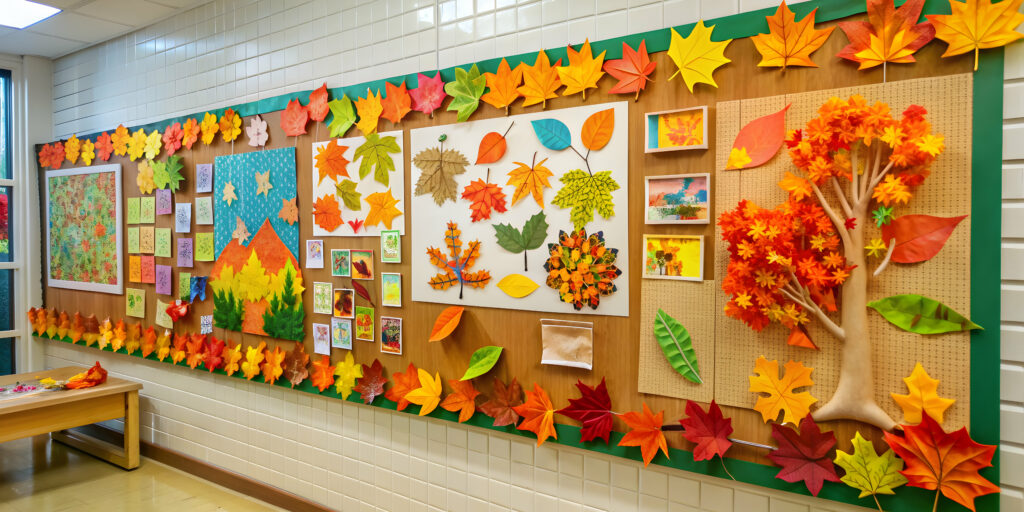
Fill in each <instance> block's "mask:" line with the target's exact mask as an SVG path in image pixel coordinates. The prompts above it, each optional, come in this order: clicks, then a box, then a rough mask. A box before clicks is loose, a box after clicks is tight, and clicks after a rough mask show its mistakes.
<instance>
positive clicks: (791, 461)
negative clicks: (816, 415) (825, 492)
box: [768, 414, 839, 496]
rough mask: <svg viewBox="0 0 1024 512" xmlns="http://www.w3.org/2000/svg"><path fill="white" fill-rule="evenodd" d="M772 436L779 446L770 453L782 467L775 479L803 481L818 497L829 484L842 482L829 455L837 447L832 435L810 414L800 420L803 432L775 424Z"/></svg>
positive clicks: (792, 481) (770, 456)
mask: <svg viewBox="0 0 1024 512" xmlns="http://www.w3.org/2000/svg"><path fill="white" fill-rule="evenodd" d="M772 437H773V438H774V439H775V442H776V443H778V445H779V447H778V448H776V449H775V450H772V451H771V452H770V453H769V454H768V458H769V459H771V460H772V462H774V463H775V464H777V465H779V466H781V467H782V470H781V471H779V473H778V474H777V475H775V478H778V479H781V480H785V481H787V482H790V483H796V482H803V483H804V484H805V485H806V486H807V490H808V491H811V494H813V495H814V496H817V495H818V492H820V491H821V487H822V485H824V483H825V481H826V480H827V481H829V482H838V481H839V475H838V474H836V467H835V464H833V463H832V457H830V456H829V452H831V451H832V448H833V447H835V445H836V436H835V434H833V433H832V432H825V433H822V432H821V429H819V428H818V424H817V423H815V422H814V420H813V419H811V416H810V415H809V414H808V415H807V416H805V417H804V419H803V420H801V421H800V431H799V432H797V431H796V430H794V429H792V428H790V427H787V426H785V425H779V424H778V423H772Z"/></svg>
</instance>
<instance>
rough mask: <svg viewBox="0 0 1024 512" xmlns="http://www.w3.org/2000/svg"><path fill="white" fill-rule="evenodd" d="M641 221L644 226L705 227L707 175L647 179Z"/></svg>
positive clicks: (707, 199)
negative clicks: (678, 225) (696, 225)
mask: <svg viewBox="0 0 1024 512" xmlns="http://www.w3.org/2000/svg"><path fill="white" fill-rule="evenodd" d="M645 180H646V185H647V186H646V190H645V191H644V196H645V197H646V198H647V204H646V206H645V209H646V214H645V216H644V222H646V223H647V224H707V223H708V222H710V221H709V218H710V212H711V205H710V203H709V194H710V186H709V182H710V180H711V175H710V174H707V173H704V174H675V175H671V176H648V177H647V178H645Z"/></svg>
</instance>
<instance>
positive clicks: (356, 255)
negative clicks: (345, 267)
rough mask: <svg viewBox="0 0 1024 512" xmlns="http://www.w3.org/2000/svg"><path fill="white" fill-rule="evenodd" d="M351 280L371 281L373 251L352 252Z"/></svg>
mask: <svg viewBox="0 0 1024 512" xmlns="http://www.w3.org/2000/svg"><path fill="white" fill-rule="evenodd" d="M352 279H367V280H370V279H373V251H372V250H371V251H357V250H354V249H353V250H352Z"/></svg>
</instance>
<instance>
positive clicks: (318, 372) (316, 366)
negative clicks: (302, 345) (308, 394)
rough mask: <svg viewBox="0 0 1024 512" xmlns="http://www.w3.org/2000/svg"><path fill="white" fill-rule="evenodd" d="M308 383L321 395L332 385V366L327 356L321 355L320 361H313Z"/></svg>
mask: <svg viewBox="0 0 1024 512" xmlns="http://www.w3.org/2000/svg"><path fill="white" fill-rule="evenodd" d="M310 381H311V382H312V383H313V385H314V386H316V389H317V391H319V392H321V393H323V392H324V390H325V389H327V388H329V387H331V384H334V366H333V365H332V364H331V358H330V357H329V356H326V355H322V356H320V359H317V360H315V361H313V375H312V376H311V377H310Z"/></svg>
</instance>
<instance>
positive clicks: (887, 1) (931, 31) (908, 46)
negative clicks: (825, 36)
mask: <svg viewBox="0 0 1024 512" xmlns="http://www.w3.org/2000/svg"><path fill="white" fill-rule="evenodd" d="M894 3H895V2H894V1H893V0H868V1H867V10H868V21H840V22H839V23H838V25H839V28H840V29H842V31H843V32H845V33H846V38H847V39H849V40H850V44H848V45H846V47H844V48H843V49H842V50H841V51H840V52H839V54H838V57H841V58H844V59H847V60H852V61H854V62H857V63H859V64H860V67H858V68H857V69H868V68H873V67H875V66H878V65H880V64H885V63H887V62H898V63H907V62H914V61H915V59H914V53H915V52H916V51H917V50H919V49H921V47H922V46H924V45H926V44H928V41H931V40H932V39H934V38H935V26H933V25H932V24H931V23H930V22H928V21H923V22H921V23H918V22H917V20H918V19H919V18H920V17H921V9H922V8H923V7H924V0H908V1H907V2H906V3H904V4H903V5H902V6H901V7H900V8H898V9H897V8H896V7H895V6H894V5H893V4H894Z"/></svg>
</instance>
